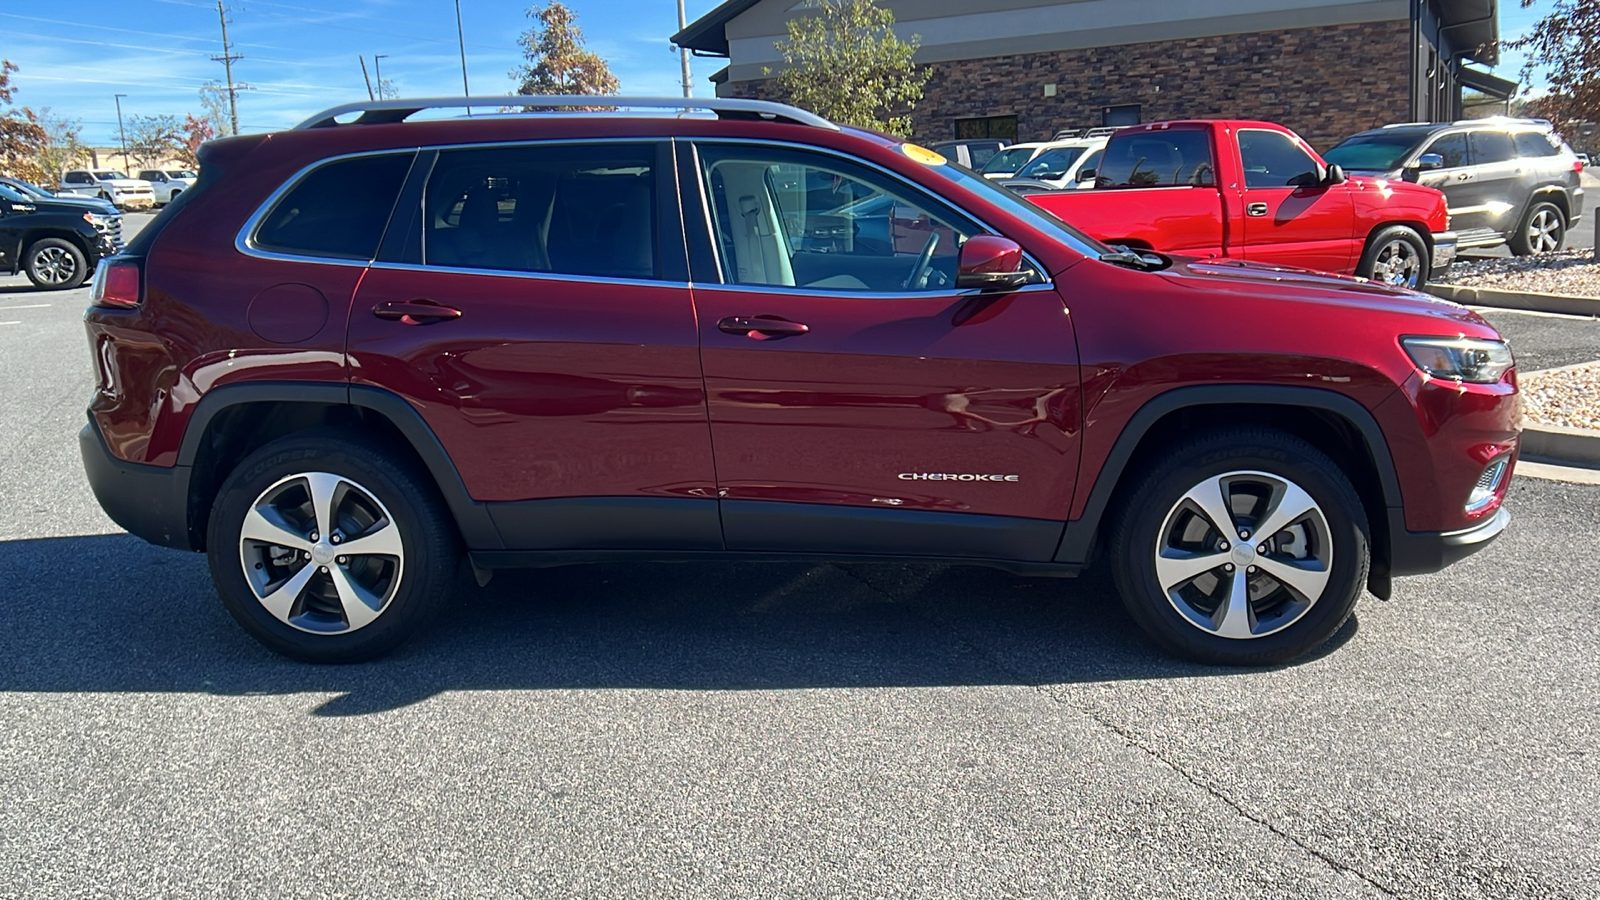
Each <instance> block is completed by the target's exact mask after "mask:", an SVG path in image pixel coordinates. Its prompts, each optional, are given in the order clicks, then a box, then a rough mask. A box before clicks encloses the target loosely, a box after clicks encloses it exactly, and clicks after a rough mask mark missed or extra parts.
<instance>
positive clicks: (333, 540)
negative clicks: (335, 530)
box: [328, 534, 342, 544]
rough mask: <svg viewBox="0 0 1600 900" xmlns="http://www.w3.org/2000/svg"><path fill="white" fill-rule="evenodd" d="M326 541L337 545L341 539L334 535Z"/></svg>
mask: <svg viewBox="0 0 1600 900" xmlns="http://www.w3.org/2000/svg"><path fill="white" fill-rule="evenodd" d="M328 540H330V541H332V542H333V543H335V544H337V543H339V541H340V540H342V538H340V537H339V536H338V535H337V534H336V535H334V536H333V537H331V538H328Z"/></svg>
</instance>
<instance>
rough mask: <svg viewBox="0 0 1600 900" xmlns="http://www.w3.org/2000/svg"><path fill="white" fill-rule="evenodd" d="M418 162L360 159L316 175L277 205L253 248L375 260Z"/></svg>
mask: <svg viewBox="0 0 1600 900" xmlns="http://www.w3.org/2000/svg"><path fill="white" fill-rule="evenodd" d="M413 156H414V154H413V153H412V152H410V151H407V152H405V153H389V154H383V155H378V156H358V157H354V158H351V159H342V160H337V161H334V162H330V163H328V164H326V165H324V166H321V167H320V168H317V169H314V170H312V171H311V172H310V173H309V174H307V175H306V176H305V177H303V178H301V179H300V180H299V181H298V182H296V183H295V184H294V186H293V187H291V188H290V189H289V191H288V193H286V194H284V195H283V196H282V197H280V198H279V199H278V201H277V202H276V203H274V204H273V206H272V208H271V209H270V210H269V211H268V212H267V214H266V216H265V217H263V218H262V220H261V224H260V225H259V226H257V228H256V231H255V234H254V236H253V238H252V241H251V243H252V244H253V245H254V246H255V247H257V248H259V249H262V250H270V251H273V252H277V253H290V254H294V255H297V256H318V257H330V258H334V259H359V260H370V259H372V258H373V256H375V255H376V254H377V252H378V243H379V242H380V241H382V240H383V232H384V229H385V228H386V227H387V226H388V224H389V216H390V214H391V213H392V212H393V211H394V205H395V202H396V201H397V200H398V199H399V196H400V187H401V185H402V184H404V182H405V178H406V173H407V172H409V171H410V170H411V161H412V158H413Z"/></svg>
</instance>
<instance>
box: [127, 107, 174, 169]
mask: <svg viewBox="0 0 1600 900" xmlns="http://www.w3.org/2000/svg"><path fill="white" fill-rule="evenodd" d="M184 147H185V134H184V131H183V126H182V125H180V124H179V123H178V117H177V116H133V117H132V118H130V119H128V156H130V157H132V158H133V161H134V162H136V163H138V164H139V165H140V166H143V167H146V168H153V167H155V166H157V165H160V164H161V163H162V162H164V161H166V160H168V159H171V158H172V157H174V156H181V155H182V152H183V150H184Z"/></svg>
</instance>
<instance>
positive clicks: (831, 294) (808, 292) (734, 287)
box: [689, 281, 1056, 300]
mask: <svg viewBox="0 0 1600 900" xmlns="http://www.w3.org/2000/svg"><path fill="white" fill-rule="evenodd" d="M689 287H690V288H691V289H693V290H698V291H739V292H741V293H750V294H782V295H785V296H789V297H817V298H822V299H827V300H852V299H857V300H859V299H863V298H865V299H872V300H928V299H934V298H940V297H942V298H945V299H968V298H972V297H1009V296H1011V295H1012V294H1031V293H1037V292H1042V291H1052V292H1053V291H1054V290H1055V289H1056V287H1055V285H1054V284H1051V283H1050V282H1048V281H1041V282H1036V283H1034V284H1025V285H1023V286H1022V287H1019V288H1012V289H1011V290H1008V291H983V290H978V289H976V288H960V289H954V288H952V289H951V290H947V291H843V290H829V289H826V288H808V287H806V286H805V285H796V286H794V287H786V286H783V285H771V284H691V285H689Z"/></svg>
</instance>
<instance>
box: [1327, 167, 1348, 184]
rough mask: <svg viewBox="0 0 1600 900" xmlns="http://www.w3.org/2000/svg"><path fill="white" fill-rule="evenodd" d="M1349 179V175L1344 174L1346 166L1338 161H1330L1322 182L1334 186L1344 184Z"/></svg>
mask: <svg viewBox="0 0 1600 900" xmlns="http://www.w3.org/2000/svg"><path fill="white" fill-rule="evenodd" d="M1349 180H1350V178H1349V176H1347V175H1345V174H1344V167H1343V166H1341V165H1339V164H1338V163H1329V164H1328V170H1327V171H1326V172H1324V173H1323V175H1322V183H1323V184H1324V185H1326V186H1328V187H1332V186H1333V185H1336V184H1344V183H1345V182H1346V181H1349Z"/></svg>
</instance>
